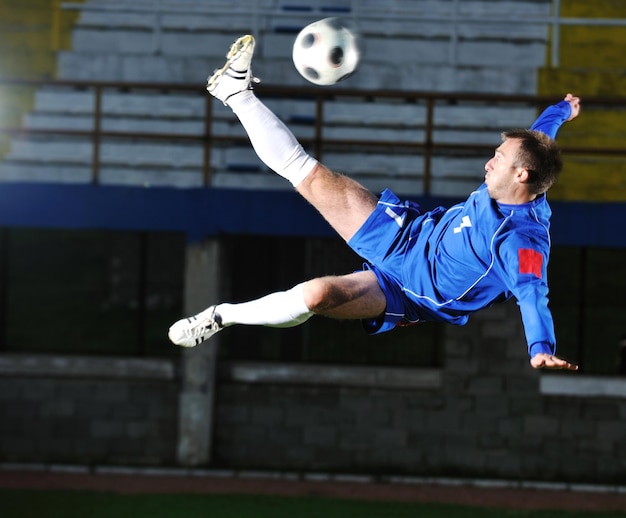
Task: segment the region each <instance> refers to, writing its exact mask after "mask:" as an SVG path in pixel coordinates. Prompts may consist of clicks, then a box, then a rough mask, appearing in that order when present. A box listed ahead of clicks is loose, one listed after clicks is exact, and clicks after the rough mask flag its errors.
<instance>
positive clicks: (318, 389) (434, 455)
mask: <svg viewBox="0 0 626 518" xmlns="http://www.w3.org/2000/svg"><path fill="white" fill-rule="evenodd" d="M395 332H398V331H395ZM399 332H401V330H400V331H399ZM445 343H446V350H445V359H444V366H443V368H442V382H441V384H440V386H438V387H424V388H411V389H402V388H394V389H385V388H380V387H366V386H363V387H338V386H334V387H333V386H324V385H317V386H295V385H288V384H287V385H283V384H255V385H250V384H246V383H234V382H232V381H231V382H226V381H222V382H221V383H220V385H219V387H218V389H217V400H216V422H217V428H216V432H215V462H216V463H217V464H218V465H220V466H224V467H230V468H256V469H279V470H308V471H315V470H327V471H331V472H338V473H379V474H381V473H382V474H389V473H392V474H410V475H419V476H460V477H494V478H506V479H516V480H518V479H522V480H538V481H586V482H594V483H600V482H605V483H618V482H619V481H620V480H622V481H623V480H624V477H625V476H626V450H625V443H624V435H623V430H624V428H623V423H622V421H623V419H624V417H625V416H626V401H624V400H623V399H620V398H602V397H590V398H576V397H567V396H549V395H544V394H542V393H541V391H540V383H539V381H540V376H541V375H542V373H540V372H538V371H535V370H533V369H532V368H531V367H530V365H529V363H528V358H527V353H526V348H525V340H524V336H523V330H522V324H521V321H520V317H519V309H518V307H517V305H516V304H515V303H514V302H511V303H507V304H504V305H500V306H495V307H492V308H490V309H488V310H485V311H483V312H481V313H479V314H476V315H474V316H473V318H472V320H471V322H470V323H469V324H468V325H467V326H464V327H458V328H457V327H453V326H450V327H447V328H446V338H445ZM418 346H419V345H418V344H416V347H418ZM322 368H323V367H322Z"/></svg>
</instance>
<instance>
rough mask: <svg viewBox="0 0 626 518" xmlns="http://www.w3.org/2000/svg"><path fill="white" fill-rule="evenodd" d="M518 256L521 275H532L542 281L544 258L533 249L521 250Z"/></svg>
mask: <svg viewBox="0 0 626 518" xmlns="http://www.w3.org/2000/svg"><path fill="white" fill-rule="evenodd" d="M517 255H518V257H519V273H520V274H522V273H532V274H533V275H536V276H537V277H539V278H540V279H541V268H542V266H543V256H542V255H541V254H540V253H539V252H537V251H535V250H533V249H531V248H520V249H519V250H518V251H517Z"/></svg>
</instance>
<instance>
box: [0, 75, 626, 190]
mask: <svg viewBox="0 0 626 518" xmlns="http://www.w3.org/2000/svg"><path fill="white" fill-rule="evenodd" d="M3 85H4V86H11V87H17V88H19V87H22V86H28V87H40V86H44V85H45V86H46V87H54V88H57V87H59V88H61V87H63V88H69V89H76V90H85V89H89V90H92V91H93V92H94V106H93V111H92V114H93V127H92V128H91V129H90V130H75V129H67V128H65V129H64V128H56V129H55V128H28V127H11V128H9V127H2V128H0V134H8V135H39V136H67V137H87V138H89V139H90V140H91V142H92V143H93V148H92V149H93V154H92V160H91V171H92V182H93V183H96V184H97V183H99V174H100V167H101V158H100V148H101V144H102V140H103V139H104V138H116V139H129V140H132V139H151V140H157V141H168V140H169V141H174V140H176V141H183V142H185V141H186V142H195V143H200V144H201V145H202V146H203V150H204V157H203V163H202V177H203V182H202V183H203V185H204V186H210V185H211V179H212V171H211V154H212V151H213V150H214V148H215V147H216V146H218V145H219V146H224V145H227V144H239V145H244V144H246V143H247V142H248V139H247V137H245V136H233V135H224V134H218V133H216V132H214V131H213V130H212V123H213V120H214V104H213V103H214V102H219V101H215V100H214V99H213V98H212V97H211V96H209V95H208V94H206V93H205V91H204V88H203V86H202V85H200V86H199V85H195V84H194V85H190V84H163V83H127V82H90V81H41V80H22V79H0V86H3ZM108 90H115V91H123V92H128V91H151V92H186V93H190V94H192V95H193V94H195V93H197V94H198V96H203V98H204V101H203V103H204V113H203V114H202V115H201V116H202V119H203V128H204V130H203V131H202V132H201V133H197V134H189V133H176V132H174V133H162V132H160V133H146V132H136V131H105V130H103V129H102V118H103V109H102V98H103V93H104V92H105V91H108ZM258 95H259V96H260V97H261V98H263V99H306V100H308V101H309V102H313V103H314V104H315V116H314V117H312V119H311V120H310V121H308V122H309V124H311V125H312V136H310V137H303V138H300V141H301V142H302V143H303V145H305V146H309V148H310V149H312V150H313V152H314V154H315V155H316V157H317V158H318V159H320V160H322V159H323V154H324V150H325V149H328V148H336V149H343V150H351V151H354V152H355V153H358V152H371V151H372V150H377V151H378V150H380V153H381V154H388V155H392V154H394V153H397V152H404V153H411V154H413V153H415V155H420V156H421V157H422V158H423V174H422V178H421V179H422V182H423V185H422V192H423V194H426V195H428V194H430V193H431V188H430V187H431V180H432V168H433V163H432V162H433V156H434V155H435V154H437V153H439V154H441V153H448V154H450V153H457V154H459V153H461V154H464V155H466V156H473V155H477V154H478V153H481V155H480V156H481V157H484V158H487V157H488V156H489V155H490V154H491V152H492V150H493V147H494V146H493V143H495V142H491V143H490V144H489V145H487V144H485V143H484V142H483V143H481V142H471V141H460V140H457V141H454V140H450V139H447V140H445V141H442V140H438V139H437V138H436V130H437V129H438V127H437V125H436V123H435V121H436V115H437V113H438V112H437V111H438V110H440V109H442V108H445V107H449V106H458V105H461V104H463V103H466V104H468V105H472V106H481V107H487V106H492V105H498V106H503V107H508V106H518V107H519V106H524V107H531V108H534V109H537V110H540V109H541V108H543V107H545V106H546V105H548V104H552V103H554V102H556V101H558V99H555V98H554V97H545V96H520V95H493V94H468V93H440V92H405V91H364V90H355V89H345V88H324V89H320V88H315V87H311V88H294V87H278V86H268V85H262V86H259V87H258ZM337 99H342V100H346V99H348V100H355V99H356V100H363V101H367V102H371V103H377V102H378V103H380V102H383V103H384V102H393V103H396V109H401V108H402V107H403V106H413V105H416V104H418V105H420V106H422V107H423V108H424V109H423V110H421V113H423V120H416V121H414V125H415V127H419V128H420V132H421V133H422V134H423V138H421V139H415V138H410V139H409V138H407V139H406V140H405V139H402V140H400V139H397V140H393V141H390V140H388V139H387V140H380V139H377V138H337V137H329V136H327V135H326V134H325V132H327V130H328V128H329V124H328V118H329V115H328V114H329V112H330V111H332V108H333V103H334V102H336V100H337ZM583 103H584V106H585V109H589V110H595V109H600V110H601V109H606V110H615V109H620V108H621V109H623V108H624V107H626V99H624V98H615V99H609V98H585V99H583ZM398 106H399V107H398ZM531 120H532V119H531ZM527 122H528V123H530V120H529V121H527ZM397 129H403V127H401V126H399V127H398V128H397ZM485 129H489V131H493V129H492V128H485ZM500 129H507V128H500ZM592 129H593V128H592ZM375 133H376V132H375V131H373V132H372V134H373V135H375ZM407 133H410V132H407ZM468 135H470V136H471V132H469V133H468ZM495 135H497V133H496V134H495ZM409 136H411V137H412V136H414V134H410V135H409ZM587 136H592V135H590V134H587ZM496 140H497V139H496ZM563 152H564V155H565V156H566V157H567V155H568V154H574V153H575V154H576V155H589V156H594V157H598V156H603V157H609V156H619V157H624V156H626V147H608V146H599V147H576V148H568V147H564V149H563ZM485 153H486V154H485Z"/></svg>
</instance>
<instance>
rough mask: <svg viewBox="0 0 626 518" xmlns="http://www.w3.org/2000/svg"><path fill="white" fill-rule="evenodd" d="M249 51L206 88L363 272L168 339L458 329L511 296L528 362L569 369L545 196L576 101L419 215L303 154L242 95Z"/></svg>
mask: <svg viewBox="0 0 626 518" xmlns="http://www.w3.org/2000/svg"><path fill="white" fill-rule="evenodd" d="M254 43H255V42H254V38H253V37H252V36H250V35H247V36H243V37H241V38H239V39H238V40H237V41H236V42H235V43H234V44H233V45H232V47H231V49H230V51H229V53H228V54H227V56H226V57H227V61H226V64H225V65H224V67H223V68H222V69H220V70H216V71H215V72H214V73H213V75H212V76H211V77H209V79H208V84H207V90H208V91H209V93H210V94H211V95H213V96H215V97H216V98H218V99H219V100H221V101H222V102H223V103H224V104H226V105H227V106H229V107H230V108H231V109H232V110H233V112H234V113H235V114H236V115H237V117H238V118H239V120H240V122H241V124H242V125H243V127H244V129H245V130H246V132H247V133H248V136H249V138H250V141H251V143H252V146H253V148H254V150H255V151H256V153H257V154H258V156H259V158H260V159H261V160H262V161H263V162H264V163H265V164H266V165H267V166H268V167H269V168H270V169H272V170H273V171H275V172H276V173H278V174H279V175H281V176H283V177H284V178H286V179H287V180H288V181H290V182H291V183H292V184H293V186H294V187H295V189H296V191H297V192H298V193H300V194H301V195H302V196H303V197H304V198H305V199H306V200H307V201H308V202H310V203H311V204H312V205H313V206H314V207H315V208H316V209H317V210H318V211H319V212H320V214H321V215H322V216H323V217H324V218H325V219H326V220H327V221H328V223H329V224H330V225H331V226H332V227H333V228H334V229H335V231H336V232H337V233H338V234H339V235H340V236H341V237H342V238H343V239H344V240H345V241H346V243H347V244H348V246H350V247H351V248H352V249H353V250H355V251H356V252H357V253H358V254H359V255H360V256H361V257H363V258H364V259H365V260H366V261H367V265H366V266H365V267H364V269H363V271H359V272H353V273H349V274H347V275H342V276H327V277H320V278H315V279H312V280H308V281H306V282H303V283H301V284H298V285H296V286H294V287H293V288H291V289H289V290H287V291H281V292H276V293H272V294H270V295H267V296H265V297H262V298H260V299H257V300H253V301H249V302H244V303H239V304H230V303H222V304H217V305H214V306H210V307H209V308H207V309H206V310H204V311H202V312H201V313H199V314H197V315H195V316H192V317H189V318H184V319H182V320H179V321H178V322H176V323H174V324H173V325H172V326H171V327H170V329H169V338H170V340H171V341H172V342H173V343H175V344H178V345H181V346H184V347H193V346H196V345H198V344H200V343H201V342H203V341H204V340H206V339H208V338H209V337H211V336H212V335H214V334H215V333H217V332H218V331H221V330H222V329H224V328H225V327H228V326H231V325H235V324H245V325H264V326H272V327H291V326H296V325H299V324H302V323H303V322H305V321H306V320H308V319H309V318H310V317H311V316H313V315H314V314H317V315H324V316H327V317H334V318H339V319H360V320H362V322H363V324H364V326H365V328H366V330H367V331H368V332H370V333H380V332H384V331H389V330H391V329H393V328H394V327H396V326H397V325H406V324H413V323H418V322H422V321H428V320H430V321H438V322H448V323H451V324H458V325H462V324H465V323H466V322H467V321H468V318H469V315H470V314H471V313H473V312H475V311H478V310H480V309H482V308H485V307H488V306H490V305H492V304H494V303H496V302H501V301H504V300H507V299H509V298H511V297H515V298H516V299H517V301H518V303H519V307H520V311H521V316H522V320H523V324H524V330H525V334H526V339H527V345H528V353H529V356H530V363H531V365H532V366H533V367H534V368H541V367H545V368H552V369H569V370H576V369H577V366H576V365H574V364H571V363H569V362H568V361H566V360H564V359H562V358H559V357H557V356H555V343H556V340H555V336H554V326H553V321H552V315H551V313H550V310H549V309H548V297H547V295H548V285H547V282H546V274H547V263H548V256H549V250H550V235H549V231H548V228H549V224H550V221H549V218H550V215H551V210H550V207H549V206H548V203H547V201H546V195H545V193H546V191H547V190H548V188H549V187H550V186H551V185H552V184H553V183H554V182H555V180H556V179H557V176H558V175H559V173H560V171H561V168H562V162H561V158H560V151H559V148H558V146H557V144H556V142H555V141H554V137H555V136H556V132H557V130H558V129H559V127H560V126H561V125H562V124H563V123H564V122H565V121H568V120H571V119H573V118H574V117H576V116H577V115H578V112H579V110H580V101H579V99H578V98H577V97H574V96H573V95H572V94H567V96H566V97H565V99H564V100H563V101H561V102H560V103H558V104H556V105H554V106H551V107H549V108H548V109H547V110H546V111H544V113H542V114H541V116H540V117H539V118H538V119H537V121H536V122H535V123H534V124H533V126H532V128H531V129H530V130H526V129H523V130H513V131H508V132H505V133H503V134H502V143H501V144H500V145H499V146H498V147H497V149H496V150H495V154H494V156H493V157H492V158H491V159H490V160H488V161H487V163H486V164H485V171H486V174H485V182H484V184H483V185H481V186H480V187H479V188H478V189H477V190H476V191H474V192H473V193H471V194H470V196H469V198H468V199H467V200H466V201H465V202H463V203H460V204H458V205H455V206H453V207H451V208H449V209H447V210H446V209H444V208H443V207H438V208H436V209H434V210H432V211H425V210H423V209H422V208H421V207H420V206H419V205H417V204H416V203H414V202H411V201H401V200H400V199H398V197H397V196H396V195H395V194H394V193H392V192H391V191H389V190H385V191H384V192H383V193H382V194H381V196H380V198H378V197H377V196H375V195H374V194H373V193H371V192H370V191H368V190H367V189H366V188H364V187H363V186H362V185H360V184H358V183H357V182H355V181H354V180H352V179H350V178H348V177H346V176H344V175H341V174H338V173H335V172H333V171H330V170H329V169H328V168H326V167H325V166H324V165H323V164H321V163H319V162H318V161H317V160H315V159H314V158H312V157H311V156H309V155H308V154H307V153H306V152H305V151H304V149H303V148H302V146H301V145H300V144H299V143H298V142H297V140H296V138H295V137H294V135H293V134H292V133H291V131H290V130H289V129H288V128H287V127H286V126H285V125H284V124H283V123H282V122H281V121H280V120H279V119H278V118H277V117H276V116H275V115H274V114H273V113H272V112H271V111H270V110H269V109H268V108H267V107H266V106H265V105H264V104H262V103H261V101H260V100H259V99H258V98H257V97H256V96H255V95H254V93H253V91H252V89H251V86H252V83H253V82H258V80H257V79H256V78H254V76H253V75H252V71H251V67H250V64H251V61H252V55H253V52H254Z"/></svg>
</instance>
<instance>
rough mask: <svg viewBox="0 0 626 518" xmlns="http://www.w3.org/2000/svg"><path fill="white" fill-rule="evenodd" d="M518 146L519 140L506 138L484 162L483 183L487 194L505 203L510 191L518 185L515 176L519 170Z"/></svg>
mask: <svg viewBox="0 0 626 518" xmlns="http://www.w3.org/2000/svg"><path fill="white" fill-rule="evenodd" d="M519 147H520V141H519V140H517V139H507V140H505V141H504V142H503V143H502V144H500V146H499V147H498V148H497V149H496V151H495V153H494V155H493V157H492V158H491V160H489V161H488V162H487V163H486V164H485V172H486V174H485V183H486V184H487V191H488V192H489V196H491V197H492V198H493V199H494V200H497V201H502V202H504V203H506V202H507V201H506V200H507V198H509V197H510V195H511V194H512V191H513V190H514V189H516V188H517V187H518V183H517V182H516V180H515V177H516V174H517V172H518V170H519V167H517V166H516V159H517V151H518V149H519Z"/></svg>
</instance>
